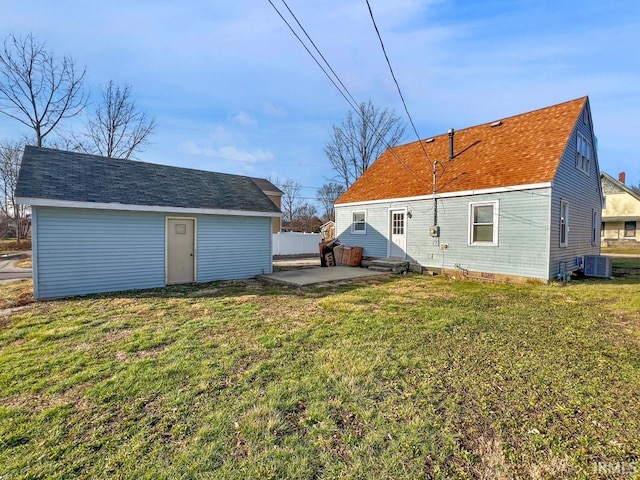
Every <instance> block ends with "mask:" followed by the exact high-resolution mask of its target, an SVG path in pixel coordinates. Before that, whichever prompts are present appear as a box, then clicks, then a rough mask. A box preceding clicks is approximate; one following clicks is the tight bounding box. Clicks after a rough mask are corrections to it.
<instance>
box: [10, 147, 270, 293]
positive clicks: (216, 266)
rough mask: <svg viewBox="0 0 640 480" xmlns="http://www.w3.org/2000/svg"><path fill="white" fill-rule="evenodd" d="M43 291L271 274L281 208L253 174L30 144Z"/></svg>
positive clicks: (29, 196) (28, 165) (21, 190)
mask: <svg viewBox="0 0 640 480" xmlns="http://www.w3.org/2000/svg"><path fill="white" fill-rule="evenodd" d="M16 196H17V197H18V201H19V202H20V203H23V204H29V205H31V206H32V210H33V216H32V228H33V230H32V243H33V284H34V295H35V297H36V298H38V299H43V298H56V297H63V296H69V295H81V294H87V293H98V292H109V291H119V290H129V289H142V288H153V287H163V286H165V285H170V284H179V283H190V282H207V281H212V280H226V279H239V278H249V277H254V276H256V275H258V274H263V273H270V272H271V270H272V262H271V219H272V218H277V217H279V216H280V211H279V209H278V208H277V207H276V206H275V205H274V204H273V203H272V202H271V201H270V200H269V199H268V198H267V196H266V195H265V194H264V193H262V191H261V190H260V188H258V186H257V185H256V184H255V183H254V182H253V181H252V179H251V178H249V177H242V176H238V175H227V174H222V173H214V172H206V171H200V170H191V169H186V168H177V167H170V166H166V165H154V164H150V163H143V162H136V161H131V160H116V159H111V158H104V157H98V156H94V155H86V154H82V153H73V152H64V151H59V150H51V149H46V148H37V147H26V148H25V150H24V157H23V159H22V167H21V169H20V176H19V179H18V187H17V191H16Z"/></svg>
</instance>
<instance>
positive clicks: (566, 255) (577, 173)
mask: <svg viewBox="0 0 640 480" xmlns="http://www.w3.org/2000/svg"><path fill="white" fill-rule="evenodd" d="M583 118H584V119H586V122H585V121H584V120H583ZM576 132H580V133H581V134H582V135H583V136H584V137H586V138H587V139H588V140H589V141H590V142H591V145H592V147H593V157H594V158H592V160H591V169H590V171H589V173H588V174H586V173H584V172H583V171H582V170H579V169H578V168H576V164H575V152H576V143H577V133H576ZM595 145H596V143H595V138H594V135H593V130H592V124H591V114H590V111H589V104H588V103H587V104H586V106H585V110H584V111H583V113H582V115H581V116H580V118H578V121H577V123H576V125H575V127H574V131H573V133H572V134H571V137H570V138H569V141H568V142H567V147H566V149H565V152H564V155H563V156H562V160H561V162H560V165H559V167H558V170H557V172H556V177H555V179H554V181H553V198H552V200H551V205H550V217H551V224H550V226H551V232H550V261H549V277H550V278H557V276H558V273H559V270H560V262H566V266H567V270H569V271H573V270H577V269H578V268H580V263H579V262H580V261H581V260H582V257H583V256H584V255H598V254H599V253H600V222H601V216H602V200H601V198H602V194H601V188H602V187H601V183H600V171H599V168H598V159H597V152H596V149H595ZM562 201H566V202H568V203H569V222H568V223H569V232H568V245H567V246H566V247H561V246H560V203H561V202H562ZM593 211H595V212H596V227H597V229H598V231H597V232H596V238H595V243H594V244H593V243H592V242H591V240H592V231H591V227H592V212H593Z"/></svg>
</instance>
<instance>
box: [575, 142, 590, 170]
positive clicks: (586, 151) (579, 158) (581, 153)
mask: <svg viewBox="0 0 640 480" xmlns="http://www.w3.org/2000/svg"><path fill="white" fill-rule="evenodd" d="M591 155H592V151H591V143H590V142H589V141H588V140H587V139H586V138H585V137H584V135H582V134H581V133H578V134H577V144H576V168H577V169H579V170H582V171H583V172H584V173H589V171H590V170H591Z"/></svg>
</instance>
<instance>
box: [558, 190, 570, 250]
mask: <svg viewBox="0 0 640 480" xmlns="http://www.w3.org/2000/svg"><path fill="white" fill-rule="evenodd" d="M565 205H566V207H567V216H566V218H565V219H564V242H563V241H562V211H563V210H564V207H565ZM569 217H570V215H569V202H568V201H566V200H560V216H559V218H558V220H559V222H560V225H559V227H560V229H559V232H558V233H559V238H558V240H559V241H560V247H562V248H565V247H568V246H569Z"/></svg>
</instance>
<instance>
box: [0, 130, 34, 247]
mask: <svg viewBox="0 0 640 480" xmlns="http://www.w3.org/2000/svg"><path fill="white" fill-rule="evenodd" d="M23 149H24V144H23V143H22V142H10V141H3V142H1V143H0V192H1V193H0V194H1V195H2V198H0V215H1V216H2V217H3V218H4V219H5V220H8V222H7V225H8V224H9V223H12V224H13V225H12V226H13V227H14V228H15V232H16V239H17V241H18V242H20V239H21V238H26V237H27V236H28V235H29V230H30V228H31V221H30V219H29V218H28V217H27V211H28V207H27V206H26V205H18V204H17V203H16V197H15V191H16V185H17V184H18V173H19V172H20V163H21V162H22V151H23Z"/></svg>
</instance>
